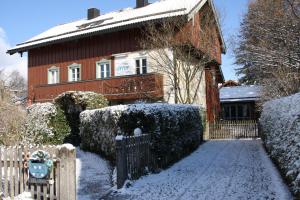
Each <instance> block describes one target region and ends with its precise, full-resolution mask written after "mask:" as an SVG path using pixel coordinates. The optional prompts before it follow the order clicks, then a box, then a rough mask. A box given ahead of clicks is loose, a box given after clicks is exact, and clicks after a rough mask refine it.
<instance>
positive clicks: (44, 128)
mask: <svg viewBox="0 0 300 200" xmlns="http://www.w3.org/2000/svg"><path fill="white" fill-rule="evenodd" d="M69 133H70V129H69V126H68V124H67V122H66V119H65V116H64V114H63V111H62V110H61V109H60V108H58V107H57V106H55V105H54V104H52V103H37V104H33V105H31V106H29V107H28V108H27V117H26V123H25V140H26V141H28V142H34V143H40V144H41V143H42V144H62V143H63V142H64V141H63V140H64V138H65V137H66V136H67V135H68V134H69Z"/></svg>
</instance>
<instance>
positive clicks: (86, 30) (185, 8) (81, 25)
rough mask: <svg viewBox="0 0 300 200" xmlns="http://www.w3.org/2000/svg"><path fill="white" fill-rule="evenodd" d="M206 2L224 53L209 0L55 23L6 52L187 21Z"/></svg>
mask: <svg viewBox="0 0 300 200" xmlns="http://www.w3.org/2000/svg"><path fill="white" fill-rule="evenodd" d="M206 2H209V3H210V4H211V6H212V8H213V11H214V13H215V17H216V21H217V24H218V29H219V32H220V37H221V40H222V47H223V52H225V42H224V39H223V36H222V33H221V29H220V25H219V20H218V17H217V13H216V12H215V8H214V5H213V3H212V1H211V0H160V1H157V2H155V3H152V4H149V5H147V6H145V7H142V8H135V9H133V8H126V9H122V10H120V11H117V12H110V13H107V14H104V15H100V16H99V17H96V18H94V19H92V20H87V19H81V20H78V21H75V22H71V23H67V24H62V25H58V26H55V27H53V28H51V29H49V30H47V31H45V32H43V33H41V34H39V35H37V36H35V37H33V38H31V39H29V40H27V41H25V42H23V43H20V44H17V45H16V46H15V47H13V48H12V49H9V50H8V51H7V53H9V54H14V53H17V52H24V51H28V50H29V49H33V48H37V47H41V46H45V45H49V44H54V43H59V42H62V41H69V40H72V39H74V38H76V39H77V38H82V37H88V36H91V35H95V34H100V33H107V32H112V31H116V30H118V29H120V28H123V29H124V28H129V27H131V26H134V25H135V26H136V25H139V24H141V23H143V22H146V21H153V20H159V19H163V18H168V17H175V16H185V15H186V16H187V17H188V19H189V20H190V19H191V18H192V16H193V15H194V14H195V13H196V12H198V11H199V10H200V9H201V8H202V7H203V5H204V4H205V3H206Z"/></svg>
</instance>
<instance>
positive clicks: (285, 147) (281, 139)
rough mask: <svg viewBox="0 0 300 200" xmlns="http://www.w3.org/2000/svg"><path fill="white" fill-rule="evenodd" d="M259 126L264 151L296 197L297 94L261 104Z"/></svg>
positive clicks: (299, 161)
mask: <svg viewBox="0 0 300 200" xmlns="http://www.w3.org/2000/svg"><path fill="white" fill-rule="evenodd" d="M260 125H261V131H262V135H263V136H262V137H263V140H264V143H265V146H266V148H267V150H268V151H269V153H270V155H271V157H272V159H273V160H274V161H275V162H276V163H277V164H278V166H279V167H280V169H281V171H282V173H284V175H285V177H286V179H287V181H288V182H289V184H290V187H291V189H292V191H293V193H294V194H295V195H296V196H297V197H300V93H298V94H295V95H293V96H289V97H284V98H281V99H277V100H273V101H269V102H267V103H265V104H264V106H263V112H262V115H261V119H260Z"/></svg>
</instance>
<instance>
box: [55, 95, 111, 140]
mask: <svg viewBox="0 0 300 200" xmlns="http://www.w3.org/2000/svg"><path fill="white" fill-rule="evenodd" d="M54 101H55V104H56V105H58V106H59V107H60V108H61V109H62V110H63V111H64V113H65V116H66V118H67V121H68V123H69V126H70V128H71V135H70V137H68V138H67V139H66V142H69V143H72V144H74V145H76V146H77V145H79V144H80V137H79V123H80V120H79V114H80V113H81V112H82V111H84V110H91V109H98V108H103V107H106V106H108V101H107V99H106V98H105V97H104V96H103V95H101V94H98V93H95V92H74V91H69V92H65V93H62V94H61V95H59V96H58V97H57V98H56V99H55V100H54Z"/></svg>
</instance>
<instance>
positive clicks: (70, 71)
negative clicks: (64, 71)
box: [68, 63, 81, 82]
mask: <svg viewBox="0 0 300 200" xmlns="http://www.w3.org/2000/svg"><path fill="white" fill-rule="evenodd" d="M74 69H78V73H79V77H78V76H77V75H75V77H73V70H74ZM80 80H81V64H77V63H73V64H72V65H69V66H68V81H69V82H77V81H80Z"/></svg>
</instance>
